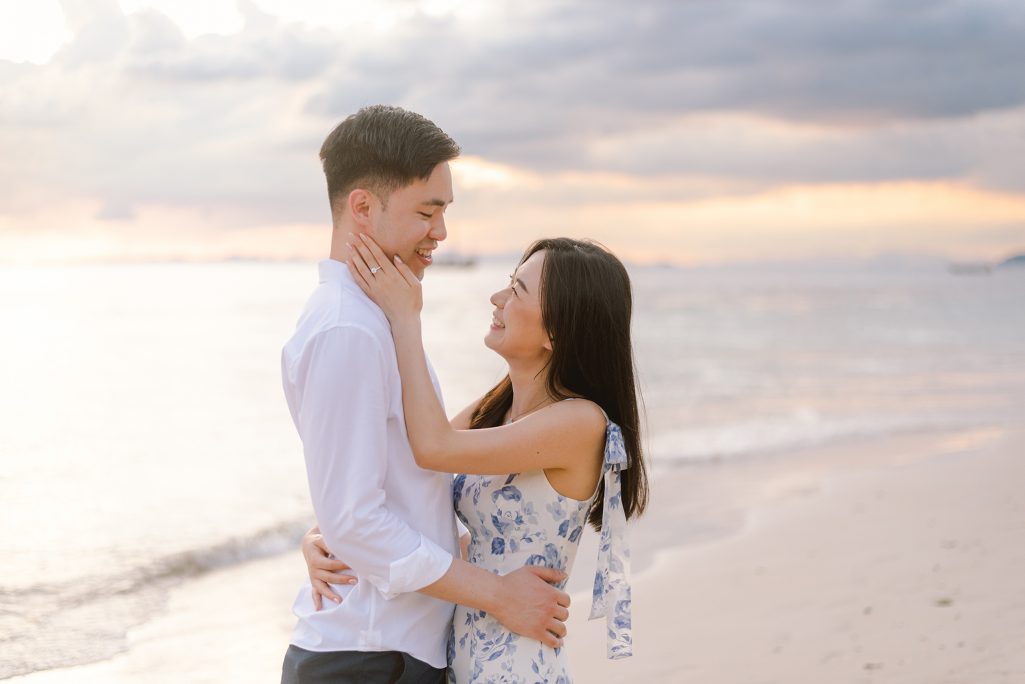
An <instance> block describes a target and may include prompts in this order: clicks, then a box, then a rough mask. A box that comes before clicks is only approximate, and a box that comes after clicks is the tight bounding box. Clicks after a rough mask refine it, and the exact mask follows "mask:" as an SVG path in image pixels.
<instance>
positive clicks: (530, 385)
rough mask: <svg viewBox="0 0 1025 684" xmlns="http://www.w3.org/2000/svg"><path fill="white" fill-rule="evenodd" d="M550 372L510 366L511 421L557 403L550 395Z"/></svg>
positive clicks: (534, 368)
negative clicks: (548, 382)
mask: <svg viewBox="0 0 1025 684" xmlns="http://www.w3.org/2000/svg"><path fill="white" fill-rule="evenodd" d="M547 380H548V371H547V369H544V368H543V367H519V368H516V367H513V366H512V365H510V366H509V382H510V383H511V385H512V395H513V398H512V406H511V407H510V408H509V416H508V419H510V420H517V419H519V418H522V417H523V416H525V415H526V414H528V413H531V412H533V411H536V410H538V409H541V408H544V407H545V406H547V405H548V404H550V403H551V402H553V401H555V399H554V397H551V396H550V395H549V394H548V385H547Z"/></svg>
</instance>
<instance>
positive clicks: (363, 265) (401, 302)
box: [349, 235, 605, 475]
mask: <svg viewBox="0 0 1025 684" xmlns="http://www.w3.org/2000/svg"><path fill="white" fill-rule="evenodd" d="M360 238H362V240H363V241H362V243H357V244H356V245H355V250H354V251H353V252H352V258H350V259H349V269H350V271H352V273H353V277H354V278H355V280H356V282H357V283H358V284H360V287H362V288H363V290H364V291H365V292H366V293H367V295H369V296H370V297H371V298H372V299H373V300H374V301H375V302H376V303H377V304H378V306H380V307H381V309H382V310H383V311H384V313H385V315H387V316H388V320H389V322H390V323H391V329H392V337H393V338H394V340H395V353H396V357H397V359H398V365H399V374H400V375H401V376H402V405H403V411H404V413H405V419H406V433H407V434H408V435H409V443H410V446H412V448H413V454H414V456H415V457H416V462H417V464H418V465H419V466H420V467H422V468H426V469H428V470H438V471H442V472H450V473H471V474H481V475H499V474H504V473H515V472H523V471H527V470H542V469H549V468H567V467H574V466H575V467H580V466H581V463H582V457H583V458H587V456H588V455H590V456H591V457H592V458H593V459H594V462H593V463H587V465H588V466H595V467H597V465H598V459H599V458H600V456H601V446H602V443H603V440H604V438H605V418H604V416H603V415H602V414H601V411H600V410H599V409H598V407H597V406H595V405H594V404H592V403H591V402H589V401H566V402H561V403H557V404H554V405H552V406H549V407H547V408H545V409H542V410H540V411H537V412H536V413H533V414H531V415H529V416H526V417H524V418H523V419H522V420H518V421H516V422H515V423H512V424H511V425H503V426H501V427H494V428H483V429H478V430H454V429H453V428H452V426H451V425H450V424H449V422H448V420H447V418H446V417H445V412H444V410H443V409H442V406H441V402H440V400H439V399H438V396H437V394H435V391H434V385H433V384H432V383H431V377H430V374H429V372H428V370H427V360H426V357H425V355H424V349H423V338H422V331H421V325H420V308H421V306H422V301H423V300H422V294H421V290H420V281H419V280H417V278H416V276H414V275H413V273H412V271H410V270H409V268H408V267H406V265H405V264H404V263H402V262H401V261H400V260H398V259H396V260H395V262H392V261H390V260H389V259H388V258H387V257H386V256H385V255H384V253H383V252H382V251H381V250H380V248H379V247H378V246H377V244H376V243H374V242H373V241H372V240H370V239H369V238H367V237H366V236H363V235H361V236H360ZM367 264H374V265H377V266H380V270H378V271H377V272H376V273H371V272H370V268H369V267H368V265H367ZM584 463H586V461H584Z"/></svg>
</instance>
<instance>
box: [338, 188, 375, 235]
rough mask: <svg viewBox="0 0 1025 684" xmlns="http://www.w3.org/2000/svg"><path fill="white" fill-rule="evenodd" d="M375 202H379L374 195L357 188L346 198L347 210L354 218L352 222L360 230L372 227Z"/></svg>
mask: <svg viewBox="0 0 1025 684" xmlns="http://www.w3.org/2000/svg"><path fill="white" fill-rule="evenodd" d="M375 201H377V198H376V197H374V195H373V193H371V192H369V191H368V190H364V189H362V188H356V189H355V190H353V191H352V192H350V193H349V196H348V198H346V207H345V208H346V210H347V211H348V213H349V215H350V216H352V220H353V221H355V223H356V225H357V226H359V227H360V228H367V227H369V226H370V223H371V221H370V214H371V212H372V211H373V205H374V202H375Z"/></svg>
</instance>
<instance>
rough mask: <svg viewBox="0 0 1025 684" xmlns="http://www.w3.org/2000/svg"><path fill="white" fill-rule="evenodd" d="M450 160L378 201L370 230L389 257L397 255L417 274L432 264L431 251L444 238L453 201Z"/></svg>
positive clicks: (422, 273) (422, 275)
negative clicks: (446, 213)
mask: <svg viewBox="0 0 1025 684" xmlns="http://www.w3.org/2000/svg"><path fill="white" fill-rule="evenodd" d="M452 200H453V197H452V172H451V171H450V170H449V168H448V162H442V163H441V164H438V165H437V166H435V167H434V171H432V172H431V175H430V176H429V177H428V178H427V180H419V179H418V180H416V181H414V182H413V183H411V184H410V185H407V186H406V187H404V188H400V189H398V190H396V191H395V192H393V193H392V194H391V195H389V196H388V198H387V202H386V203H384V205H383V206H382V205H381V204H376V203H375V206H374V209H373V211H372V221H371V226H370V230H369V231H368V233H369V234H370V236H371V237H373V238H374V239H375V240H376V241H377V244H379V245H380V246H381V249H382V250H383V251H384V253H385V254H387V255H388V256H389V257H394V256H395V255H398V256H399V258H400V259H402V261H404V262H405V263H406V266H408V267H409V269H410V270H411V271H413V273H414V274H416V277H417V278H420V279H421V280H422V279H423V277H424V271H425V270H426V269H427V267H428V266H430V265H431V261H432V257H431V252H433V251H434V249H435V248H436V247H437V246H438V243H439V242H441V241H442V240H444V239H445V237H446V235H448V232H447V231H446V229H445V209H447V208H448V205H449V204H451V203H452Z"/></svg>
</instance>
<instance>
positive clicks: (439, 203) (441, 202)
mask: <svg viewBox="0 0 1025 684" xmlns="http://www.w3.org/2000/svg"><path fill="white" fill-rule="evenodd" d="M453 202H455V200H454V199H453V200H449V201H448V202H446V201H445V200H442V199H438V198H437V197H435V198H434V199H429V200H424V201H423V202H421V203H420V206H423V205H425V204H426V205H429V206H432V207H443V206H445V205H446V204H452V203H453Z"/></svg>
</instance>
